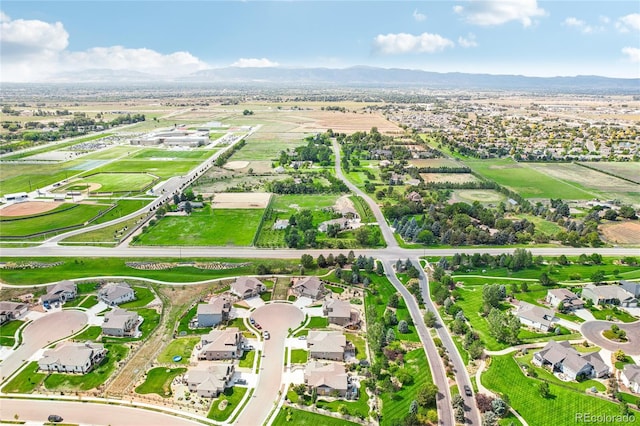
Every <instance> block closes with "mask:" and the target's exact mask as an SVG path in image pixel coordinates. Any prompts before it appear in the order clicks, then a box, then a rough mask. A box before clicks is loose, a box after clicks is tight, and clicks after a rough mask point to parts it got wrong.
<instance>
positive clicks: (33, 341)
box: [0, 311, 87, 381]
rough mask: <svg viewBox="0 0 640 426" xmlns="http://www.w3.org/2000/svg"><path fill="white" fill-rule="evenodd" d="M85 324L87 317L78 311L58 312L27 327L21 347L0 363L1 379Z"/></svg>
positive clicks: (23, 333)
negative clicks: (39, 350) (37, 352)
mask: <svg viewBox="0 0 640 426" xmlns="http://www.w3.org/2000/svg"><path fill="white" fill-rule="evenodd" d="M86 324H87V315H86V314H85V313H84V312H80V311H60V312H55V313H52V314H48V315H46V316H44V317H42V318H39V319H37V320H35V321H34V322H32V323H31V324H29V325H27V326H26V327H25V329H24V331H23V332H22V342H23V343H22V345H20V347H19V348H18V349H16V350H15V351H14V352H13V353H12V354H11V355H9V356H8V357H7V359H5V360H2V362H0V371H1V372H2V373H1V374H2V379H1V380H0V381H4V379H5V378H6V377H9V376H10V375H12V374H13V373H14V372H15V371H16V370H17V369H18V368H20V366H21V365H22V364H23V363H24V362H25V361H26V360H28V359H29V358H30V357H32V356H33V355H34V354H35V353H36V351H37V350H38V349H41V348H44V347H45V346H47V345H49V344H50V343H52V342H55V341H56V340H59V339H62V338H63V337H66V336H69V335H71V334H73V333H77V332H78V331H80V329H82V327H84V326H85V325H86Z"/></svg>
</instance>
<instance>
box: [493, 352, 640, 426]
mask: <svg viewBox="0 0 640 426" xmlns="http://www.w3.org/2000/svg"><path fill="white" fill-rule="evenodd" d="M540 383H541V381H540V380H538V379H532V378H528V377H526V376H525V375H524V374H523V373H522V371H521V370H520V368H519V367H518V365H517V364H516V361H515V360H514V359H513V357H511V356H510V355H503V356H494V357H492V358H491V366H490V368H489V370H488V371H486V372H485V373H484V374H483V375H482V384H483V385H484V386H486V387H487V388H489V389H491V390H493V391H496V392H498V393H500V394H504V395H508V396H509V399H510V401H511V406H512V407H513V408H514V409H515V410H516V411H518V413H520V414H521V415H522V417H524V418H525V420H526V421H527V422H528V423H529V424H531V425H536V426H556V425H570V424H574V423H575V422H576V414H577V413H591V414H593V415H617V414H619V412H620V411H619V408H618V405H617V404H615V403H612V402H609V401H606V400H603V399H600V398H597V397H593V396H589V395H587V394H585V393H582V392H577V391H573V390H571V389H568V388H565V387H560V386H557V385H556V384H553V383H552V384H550V385H549V388H550V391H551V397H550V398H547V399H545V398H542V397H541V396H540V394H539V392H538V386H539V385H540ZM636 419H638V420H640V418H639V417H638V416H636ZM638 420H636V421H638ZM631 424H634V423H631ZM636 424H637V423H636Z"/></svg>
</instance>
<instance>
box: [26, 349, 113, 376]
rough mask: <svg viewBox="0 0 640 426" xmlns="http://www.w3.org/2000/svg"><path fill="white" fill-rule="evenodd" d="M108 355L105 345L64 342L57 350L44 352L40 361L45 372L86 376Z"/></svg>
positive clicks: (40, 365) (39, 365)
mask: <svg viewBox="0 0 640 426" xmlns="http://www.w3.org/2000/svg"><path fill="white" fill-rule="evenodd" d="M106 354H107V350H106V349H105V348H104V346H103V345H101V344H98V343H93V342H86V343H74V342H62V343H60V344H59V345H58V346H56V347H55V349H48V350H46V351H44V354H43V356H42V358H40V360H39V361H38V368H40V370H43V371H49V372H60V373H81V374H85V373H88V372H89V371H91V369H92V368H93V367H94V366H96V365H99V364H100V363H101V362H102V360H103V359H104V357H105V355H106Z"/></svg>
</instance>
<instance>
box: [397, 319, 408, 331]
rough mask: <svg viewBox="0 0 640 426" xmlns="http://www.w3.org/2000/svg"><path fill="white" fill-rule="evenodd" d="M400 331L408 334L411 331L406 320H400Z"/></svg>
mask: <svg viewBox="0 0 640 426" xmlns="http://www.w3.org/2000/svg"><path fill="white" fill-rule="evenodd" d="M398 332H400V333H402V334H407V333H408V332H409V324H407V322H406V321H405V320H400V322H399V323H398Z"/></svg>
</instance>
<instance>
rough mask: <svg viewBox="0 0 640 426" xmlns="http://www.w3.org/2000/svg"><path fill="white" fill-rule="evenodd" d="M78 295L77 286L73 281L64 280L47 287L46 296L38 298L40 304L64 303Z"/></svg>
mask: <svg viewBox="0 0 640 426" xmlns="http://www.w3.org/2000/svg"><path fill="white" fill-rule="evenodd" d="M77 294H78V286H77V285H76V283H74V282H73V281H69V280H65V281H60V282H59V283H57V284H54V285H52V286H49V287H47V294H45V295H44V296H42V297H41V298H40V301H41V302H42V304H43V305H44V304H51V303H64V302H66V301H67V300H73V299H75V298H76V295H77Z"/></svg>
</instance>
